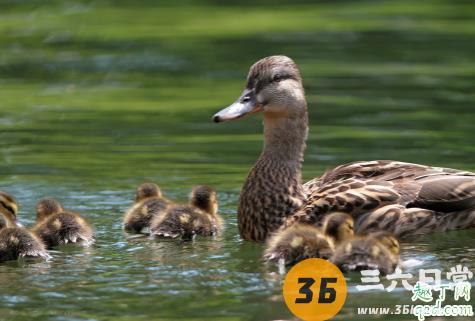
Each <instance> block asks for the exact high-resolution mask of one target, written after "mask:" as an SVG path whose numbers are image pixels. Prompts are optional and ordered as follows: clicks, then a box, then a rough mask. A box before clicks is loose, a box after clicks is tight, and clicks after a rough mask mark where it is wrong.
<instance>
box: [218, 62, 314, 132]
mask: <svg viewBox="0 0 475 321" xmlns="http://www.w3.org/2000/svg"><path fill="white" fill-rule="evenodd" d="M306 109H307V105H306V102H305V93H304V89H303V86H302V77H301V76H300V72H299V69H298V67H297V65H296V64H295V63H294V61H293V60H292V59H290V58H289V57H286V56H270V57H266V58H263V59H261V60H259V61H258V62H256V63H255V64H254V65H252V66H251V69H250V71H249V74H248V76H247V85H246V88H245V89H244V91H243V92H242V94H241V96H240V97H239V98H238V99H237V100H236V101H235V102H234V103H233V104H232V105H230V106H229V107H227V108H225V109H223V110H221V111H220V112H218V113H216V114H215V115H214V116H213V120H214V121H215V122H217V123H219V122H225V121H229V120H234V119H238V118H241V117H244V116H246V115H250V114H254V113H257V112H262V113H264V116H265V117H271V118H295V117H298V116H301V115H305V114H306Z"/></svg>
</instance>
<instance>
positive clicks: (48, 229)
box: [32, 198, 94, 248]
mask: <svg viewBox="0 0 475 321" xmlns="http://www.w3.org/2000/svg"><path fill="white" fill-rule="evenodd" d="M32 231H33V232H34V233H35V234H36V235H38V237H39V238H41V239H42V240H43V242H44V243H45V244H46V246H47V247H48V248H51V247H54V246H57V245H62V244H68V243H75V244H78V245H81V246H90V245H91V244H93V243H94V231H93V229H92V227H91V226H90V225H89V223H88V222H87V221H86V220H85V219H84V218H83V217H81V215H79V214H78V213H74V212H71V211H69V210H65V209H64V208H63V206H62V205H61V203H59V202H58V201H57V200H55V199H51V198H47V199H43V200H41V201H40V202H38V204H37V205H36V225H35V226H34V227H33V229H32Z"/></svg>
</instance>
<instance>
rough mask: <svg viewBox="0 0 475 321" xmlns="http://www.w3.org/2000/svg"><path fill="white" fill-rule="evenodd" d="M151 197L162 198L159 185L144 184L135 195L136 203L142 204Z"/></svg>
mask: <svg viewBox="0 0 475 321" xmlns="http://www.w3.org/2000/svg"><path fill="white" fill-rule="evenodd" d="M150 197H162V191H161V190H160V187H158V185H157V184H154V183H143V184H141V185H140V186H139V187H137V191H136V194H135V201H136V202H140V201H142V200H144V199H146V198H150Z"/></svg>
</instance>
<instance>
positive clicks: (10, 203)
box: [0, 191, 18, 226]
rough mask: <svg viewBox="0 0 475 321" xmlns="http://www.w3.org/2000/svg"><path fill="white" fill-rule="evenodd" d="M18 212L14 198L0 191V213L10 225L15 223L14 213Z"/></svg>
mask: <svg viewBox="0 0 475 321" xmlns="http://www.w3.org/2000/svg"><path fill="white" fill-rule="evenodd" d="M17 212H18V205H17V202H16V201H15V199H14V198H13V197H12V196H11V195H9V194H7V193H5V192H2V191H0V214H3V218H4V220H7V222H8V223H9V224H10V226H11V225H17V217H16V214H17Z"/></svg>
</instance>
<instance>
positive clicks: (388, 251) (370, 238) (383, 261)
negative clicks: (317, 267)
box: [330, 231, 400, 274]
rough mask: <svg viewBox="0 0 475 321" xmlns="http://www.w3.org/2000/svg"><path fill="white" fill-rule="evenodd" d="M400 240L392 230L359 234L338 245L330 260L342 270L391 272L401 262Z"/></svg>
mask: <svg viewBox="0 0 475 321" xmlns="http://www.w3.org/2000/svg"><path fill="white" fill-rule="evenodd" d="M399 252H400V249H399V242H398V240H397V239H396V238H395V237H394V235H393V234H392V233H390V232H386V231H379V232H374V233H370V234H368V235H366V236H357V237H355V238H353V239H351V240H349V241H346V242H344V243H343V244H341V245H340V246H338V247H337V248H336V250H335V253H334V254H333V256H332V257H331V259H330V261H331V262H333V263H334V264H335V265H337V266H338V267H339V268H340V269H341V270H342V271H344V272H348V271H361V270H375V269H377V270H379V271H380V272H381V274H391V273H393V272H394V270H395V269H396V267H397V265H398V263H399Z"/></svg>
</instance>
